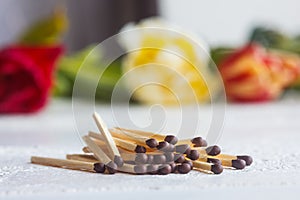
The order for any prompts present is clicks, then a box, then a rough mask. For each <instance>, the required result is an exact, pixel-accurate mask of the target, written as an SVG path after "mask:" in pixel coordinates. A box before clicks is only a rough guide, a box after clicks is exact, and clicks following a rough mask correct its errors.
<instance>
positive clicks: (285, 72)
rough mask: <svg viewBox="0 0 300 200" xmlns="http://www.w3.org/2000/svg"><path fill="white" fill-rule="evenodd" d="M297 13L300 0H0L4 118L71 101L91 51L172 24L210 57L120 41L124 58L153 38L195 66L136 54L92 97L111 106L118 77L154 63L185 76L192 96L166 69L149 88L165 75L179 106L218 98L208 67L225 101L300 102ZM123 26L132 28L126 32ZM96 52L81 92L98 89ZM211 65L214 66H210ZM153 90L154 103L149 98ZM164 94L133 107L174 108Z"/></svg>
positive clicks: (186, 48) (133, 82)
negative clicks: (299, 98)
mask: <svg viewBox="0 0 300 200" xmlns="http://www.w3.org/2000/svg"><path fill="white" fill-rule="evenodd" d="M299 6H300V4H299V1H297V0H278V1H276V2H274V1H271V0H266V1H263V2H262V1H258V0H253V1H247V2H240V1H238V0H230V1H226V2H224V1H221V0H214V1H209V2H207V1H196V0H190V1H187V2H186V1H184V2H183V1H179V0H151V1H150V0H128V1H126V2H125V1H118V0H111V1H99V0H88V1H82V2H75V1H71V0H64V1H58V0H47V1H35V0H23V1H18V0H2V1H1V2H0V24H1V29H0V48H1V53H0V56H1V57H0V83H1V86H0V112H1V113H27V112H35V111H38V110H40V109H41V108H43V107H44V106H45V105H46V104H47V102H48V99H49V98H50V97H53V96H56V97H71V96H72V89H73V84H74V81H75V77H76V75H77V72H78V70H79V67H80V65H81V64H82V62H83V60H84V59H85V58H86V56H87V55H88V54H89V53H90V51H91V50H92V49H93V48H94V47H95V46H96V45H97V44H98V43H100V42H102V41H104V40H105V39H107V38H109V37H110V36H113V35H115V34H117V33H119V32H120V30H121V29H122V28H123V29H122V30H126V29H127V30H128V29H130V28H134V27H159V28H170V27H171V28H174V26H173V25H176V26H175V28H174V30H176V28H177V26H178V27H180V28H178V31H179V32H180V31H182V30H184V31H186V32H187V33H188V34H191V35H193V36H196V38H197V39H196V41H197V42H199V43H200V44H203V46H205V47H204V50H205V51H207V52H208V53H209V55H206V56H205V57H204V56H203V55H200V54H199V52H197V50H196V47H195V46H193V45H194V44H192V42H191V41H189V40H188V39H186V38H180V36H178V37H177V38H175V37H174V38H172V37H173V36H170V35H168V34H166V35H165V36H162V35H159V34H155V33H153V35H151V37H148V36H147V35H139V37H137V38H127V39H126V38H125V39H124V40H123V42H121V44H119V45H120V46H122V48H124V49H127V50H129V49H130V47H129V46H130V44H136V46H139V47H143V46H145V45H146V44H147V42H146V41H147V40H149V41H150V43H151V44H154V45H160V44H164V45H165V46H163V45H162V46H159V47H160V48H164V47H167V46H168V47H169V46H171V47H172V48H173V49H177V50H178V52H180V53H181V54H182V55H184V56H185V57H187V58H190V59H192V60H193V62H194V63H195V66H189V65H188V64H186V63H185V64H184V63H181V62H177V63H176V64H175V65H176V66H173V67H172V65H173V64H174V63H171V61H170V58H168V56H166V55H164V54H163V53H162V52H160V51H158V50H152V51H147V52H146V51H142V50H141V51H140V52H139V55H137V54H130V55H127V56H123V57H122V58H120V59H117V60H115V61H114V62H113V63H112V64H111V65H110V67H109V68H107V69H106V70H105V73H104V75H103V76H102V77H101V80H100V82H99V84H100V83H101V84H102V87H101V88H97V94H96V99H97V100H99V101H105V102H108V101H109V100H110V98H111V93H112V90H113V88H114V85H115V83H116V82H117V81H118V80H119V78H120V77H122V75H123V74H124V73H126V72H128V71H129V70H131V69H136V66H138V65H141V64H142V65H144V64H151V63H159V64H160V63H163V64H165V65H167V66H169V68H173V69H175V68H176V69H180V70H181V71H180V73H181V76H182V77H184V78H187V85H188V86H189V87H190V88H191V92H186V91H187V90H188V89H187V87H185V86H179V84H175V82H179V81H178V78H176V77H174V76H173V75H171V74H170V72H167V71H164V72H162V74H163V75H162V76H161V77H160V78H158V76H157V77H156V78H154V79H153V80H154V81H156V82H160V81H164V80H165V79H166V78H165V77H168V76H171V81H169V82H166V81H165V82H164V84H165V85H166V86H167V87H168V88H170V89H172V90H177V89H178V90H180V89H181V91H185V92H186V93H184V92H183V94H182V95H180V96H181V97H179V99H180V101H182V102H184V103H187V104H190V103H191V102H194V101H192V100H191V98H192V97H189V95H190V94H191V93H192V92H195V94H196V99H197V101H199V102H201V103H206V102H210V97H211V95H214V94H215V93H216V94H218V93H220V90H222V89H220V88H222V87H223V84H215V85H214V88H215V89H214V90H215V91H209V89H208V86H207V84H214V83H215V82H216V80H217V79H220V78H219V77H218V76H217V75H216V72H213V71H215V70H212V67H211V65H214V64H212V63H215V64H216V65H217V67H218V70H219V72H220V74H221V78H222V79H221V80H219V82H220V83H221V82H222V81H223V83H224V86H225V92H226V96H227V99H228V101H230V102H247V103H249V102H251V103H253V102H266V101H274V100H277V99H281V98H282V97H283V96H284V94H285V93H286V92H289V91H293V94H294V93H296V94H297V91H298V90H299V89H298V88H299V82H300V81H299V80H300V79H299V74H300V64H299V63H300V58H299V55H300V30H299V27H300V21H299V20H297V19H298V18H299V16H298V9H299ZM153 17H156V18H153ZM129 22H135V23H137V24H136V25H134V24H131V25H130V26H125V25H126V24H127V23H129ZM124 26H125V28H124ZM177 50H176V51H177ZM100 54H101V53H98V54H97V55H96V53H95V54H94V56H89V58H88V59H87V63H88V64H87V65H88V69H87V70H86V73H85V74H84V75H83V76H82V77H83V83H86V87H88V86H89V85H92V84H95V82H96V81H98V79H97V78H99V77H97V76H96V75H97V73H95V72H96V71H97V70H98V69H99V68H101V65H102V64H103V55H100ZM153 55H156V56H153ZM173 56H174V55H173ZM209 57H211V58H212V60H210V62H207V60H209ZM101 59H102V60H101ZM168 59H169V60H168ZM171 60H176V58H175V57H174V58H171ZM212 61H213V62H212ZM30 63H31V64H30ZM194 68H196V69H197V70H195V69H194ZM160 70H161V68H159V67H154V68H152V69H151V70H144V71H140V72H136V74H134V75H135V76H134V77H139V76H141V75H142V76H145V77H148V76H149V77H150V74H152V75H154V76H156V75H157V74H159V72H160ZM197 71H198V72H197ZM199 71H200V73H201V75H199ZM197 73H198V74H197ZM189 75H192V76H191V77H190V76H189ZM127 82H128V83H127V85H128V86H127V88H128V87H129V88H131V89H132V88H135V87H136V86H138V85H140V84H141V83H142V82H141V81H140V80H138V78H133V79H132V78H131V79H129V80H127ZM96 84H97V83H96ZM83 90H84V89H83ZM124 90H126V89H124ZM152 92H154V93H156V94H157V97H155V98H154V97H152V96H153V95H149V94H150V93H151V94H152ZM169 93H170V92H168V91H164V89H162V88H159V87H157V86H156V87H153V86H149V87H144V88H142V89H139V91H137V92H136V93H135V94H134V95H133V97H132V99H131V102H136V103H150V104H152V103H162V104H170V105H172V104H176V100H175V99H174V98H173V97H171V95H170V94H169ZM174 102H175V103H174Z"/></svg>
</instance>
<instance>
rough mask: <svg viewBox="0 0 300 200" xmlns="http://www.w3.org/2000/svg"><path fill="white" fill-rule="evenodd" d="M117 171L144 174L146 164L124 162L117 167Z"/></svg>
mask: <svg viewBox="0 0 300 200" xmlns="http://www.w3.org/2000/svg"><path fill="white" fill-rule="evenodd" d="M118 171H121V172H126V173H131V174H145V173H146V172H147V165H131V164H127V163H124V165H123V166H122V167H119V168H118Z"/></svg>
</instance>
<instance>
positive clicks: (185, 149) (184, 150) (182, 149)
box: [175, 144, 191, 154]
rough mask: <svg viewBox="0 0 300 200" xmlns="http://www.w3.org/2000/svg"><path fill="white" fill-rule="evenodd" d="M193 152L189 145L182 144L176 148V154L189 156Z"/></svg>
mask: <svg viewBox="0 0 300 200" xmlns="http://www.w3.org/2000/svg"><path fill="white" fill-rule="evenodd" d="M190 150H191V147H190V145H188V144H180V145H176V146H175V152H177V153H184V154H188V153H189V152H190Z"/></svg>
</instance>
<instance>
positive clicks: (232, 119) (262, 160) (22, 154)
mask: <svg viewBox="0 0 300 200" xmlns="http://www.w3.org/2000/svg"><path fill="white" fill-rule="evenodd" d="M88 107H90V106H89V105H85V104H82V107H81V108H80V110H81V111H82V118H81V119H80V120H81V122H80V123H82V124H84V125H82V127H83V128H85V127H86V131H88V130H89V129H93V128H94V127H93V125H90V124H89V123H90V122H91V123H92V120H91V119H92V118H89V117H88V116H89V115H90V113H88V112H89V110H88ZM122 109H124V108H122V105H120V110H122ZM147 109H148V108H147V107H142V106H135V107H133V108H132V109H131V112H132V113H133V114H134V115H135V116H138V118H139V119H141V118H142V117H140V116H142V115H141V114H142V113H144V112H145V111H146V110H147ZM96 110H100V111H101V114H102V116H103V118H104V119H105V120H106V121H107V123H108V125H109V126H113V125H115V124H114V121H113V120H112V119H111V110H110V107H109V106H107V105H97V107H96ZM170 110H171V112H172V113H173V114H174V115H175V114H176V112H177V111H176V109H174V108H170ZM204 110H205V109H204ZM154 116H155V114H154ZM171 120H172V119H171ZM218 145H220V146H221V147H222V150H223V152H226V153H239V154H249V155H251V156H252V157H253V159H254V163H253V164H252V165H251V166H250V167H247V168H246V169H245V170H242V171H238V170H225V171H224V172H223V173H222V174H221V175H208V174H204V173H201V172H197V171H192V172H191V173H189V174H186V175H181V174H170V175H167V176H156V175H143V176H134V175H127V174H122V173H119V174H115V175H102V174H94V173H86V172H80V171H73V170H65V169H58V168H51V167H44V166H38V165H33V164H30V163H29V160H30V156H32V155H37V156H49V157H58V158H63V157H64V155H65V154H66V153H80V150H81V148H82V143H81V141H80V140H79V137H78V135H77V133H76V131H75V124H74V120H73V116H72V109H71V102H70V101H68V100H53V101H52V102H51V103H50V105H49V106H48V107H47V109H46V110H44V111H43V112H40V113H38V114H35V115H30V116H0V198H8V199H19V198H22V199H41V198H43V199H52V198H57V197H69V198H72V199H80V198H87V197H88V198H90V199H96V198H97V199H99V198H100V197H101V198H110V199H114V198H115V199H117V198H120V197H122V198H123V199H137V198H143V199H150V198H151V199H152V198H160V197H165V198H169V197H172V198H178V199H179V198H187V199H195V198H206V197H207V198H212V197H213V198H218V197H220V198H222V199H224V198H225V199H227V198H228V199H229V198H231V199H241V198H242V199H253V198H254V199H265V198H267V199H269V198H272V199H283V198H289V197H290V198H293V199H297V196H299V194H300V147H299V145H300V97H299V96H296V97H293V98H286V99H283V100H280V101H278V102H272V103H264V104H247V105H239V104H234V105H233V104H231V105H227V111H226V120H225V124H224V129H223V134H222V137H221V140H220V141H219V142H218Z"/></svg>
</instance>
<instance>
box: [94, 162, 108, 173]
mask: <svg viewBox="0 0 300 200" xmlns="http://www.w3.org/2000/svg"><path fill="white" fill-rule="evenodd" d="M105 169H106V166H105V164H103V163H95V164H94V170H95V172H97V173H104V172H105Z"/></svg>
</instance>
